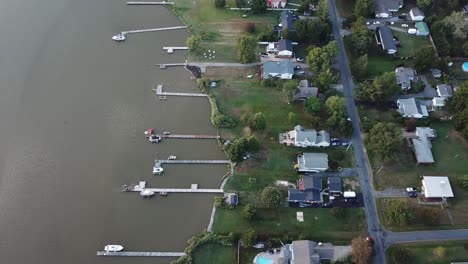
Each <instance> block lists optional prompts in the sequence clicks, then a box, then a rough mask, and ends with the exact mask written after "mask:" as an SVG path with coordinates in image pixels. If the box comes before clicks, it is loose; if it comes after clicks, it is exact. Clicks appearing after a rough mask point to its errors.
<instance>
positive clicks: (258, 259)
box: [256, 256, 273, 264]
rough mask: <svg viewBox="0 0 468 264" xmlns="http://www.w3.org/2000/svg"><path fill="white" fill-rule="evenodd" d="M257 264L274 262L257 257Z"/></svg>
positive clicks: (271, 263)
mask: <svg viewBox="0 0 468 264" xmlns="http://www.w3.org/2000/svg"><path fill="white" fill-rule="evenodd" d="M256 262H257V264H273V260H272V259H270V258H266V257H262V256H258V257H257V261H256Z"/></svg>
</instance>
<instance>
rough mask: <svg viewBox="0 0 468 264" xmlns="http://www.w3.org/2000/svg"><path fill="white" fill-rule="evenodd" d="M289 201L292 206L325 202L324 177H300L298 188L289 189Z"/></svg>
mask: <svg viewBox="0 0 468 264" xmlns="http://www.w3.org/2000/svg"><path fill="white" fill-rule="evenodd" d="M288 203H289V204H290V205H291V206H293V205H295V206H297V205H301V204H321V203H323V194H322V178H320V177H313V176H307V175H305V176H304V178H302V179H299V180H298V182H297V189H289V190H288Z"/></svg>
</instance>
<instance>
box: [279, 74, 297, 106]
mask: <svg viewBox="0 0 468 264" xmlns="http://www.w3.org/2000/svg"><path fill="white" fill-rule="evenodd" d="M298 85H299V83H298V81H297V80H288V81H286V82H284V83H283V89H282V90H281V93H282V94H283V96H284V98H285V99H286V102H287V103H288V104H289V103H291V102H292V101H293V100H294V96H295V95H296V93H297V90H298Z"/></svg>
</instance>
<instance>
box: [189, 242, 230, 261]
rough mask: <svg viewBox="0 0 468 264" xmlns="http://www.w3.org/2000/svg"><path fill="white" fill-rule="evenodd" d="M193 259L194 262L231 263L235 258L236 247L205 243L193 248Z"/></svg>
mask: <svg viewBox="0 0 468 264" xmlns="http://www.w3.org/2000/svg"><path fill="white" fill-rule="evenodd" d="M193 259H194V263H195V264H215V263H216V264H232V263H236V260H237V248H236V247H224V246H222V245H220V244H206V245H203V246H200V247H198V248H197V249H196V250H195V252H194V253H193Z"/></svg>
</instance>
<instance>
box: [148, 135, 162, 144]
mask: <svg viewBox="0 0 468 264" xmlns="http://www.w3.org/2000/svg"><path fill="white" fill-rule="evenodd" d="M148 140H149V142H151V143H159V142H160V141H161V136H160V135H151V136H150V137H149V138H148Z"/></svg>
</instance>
